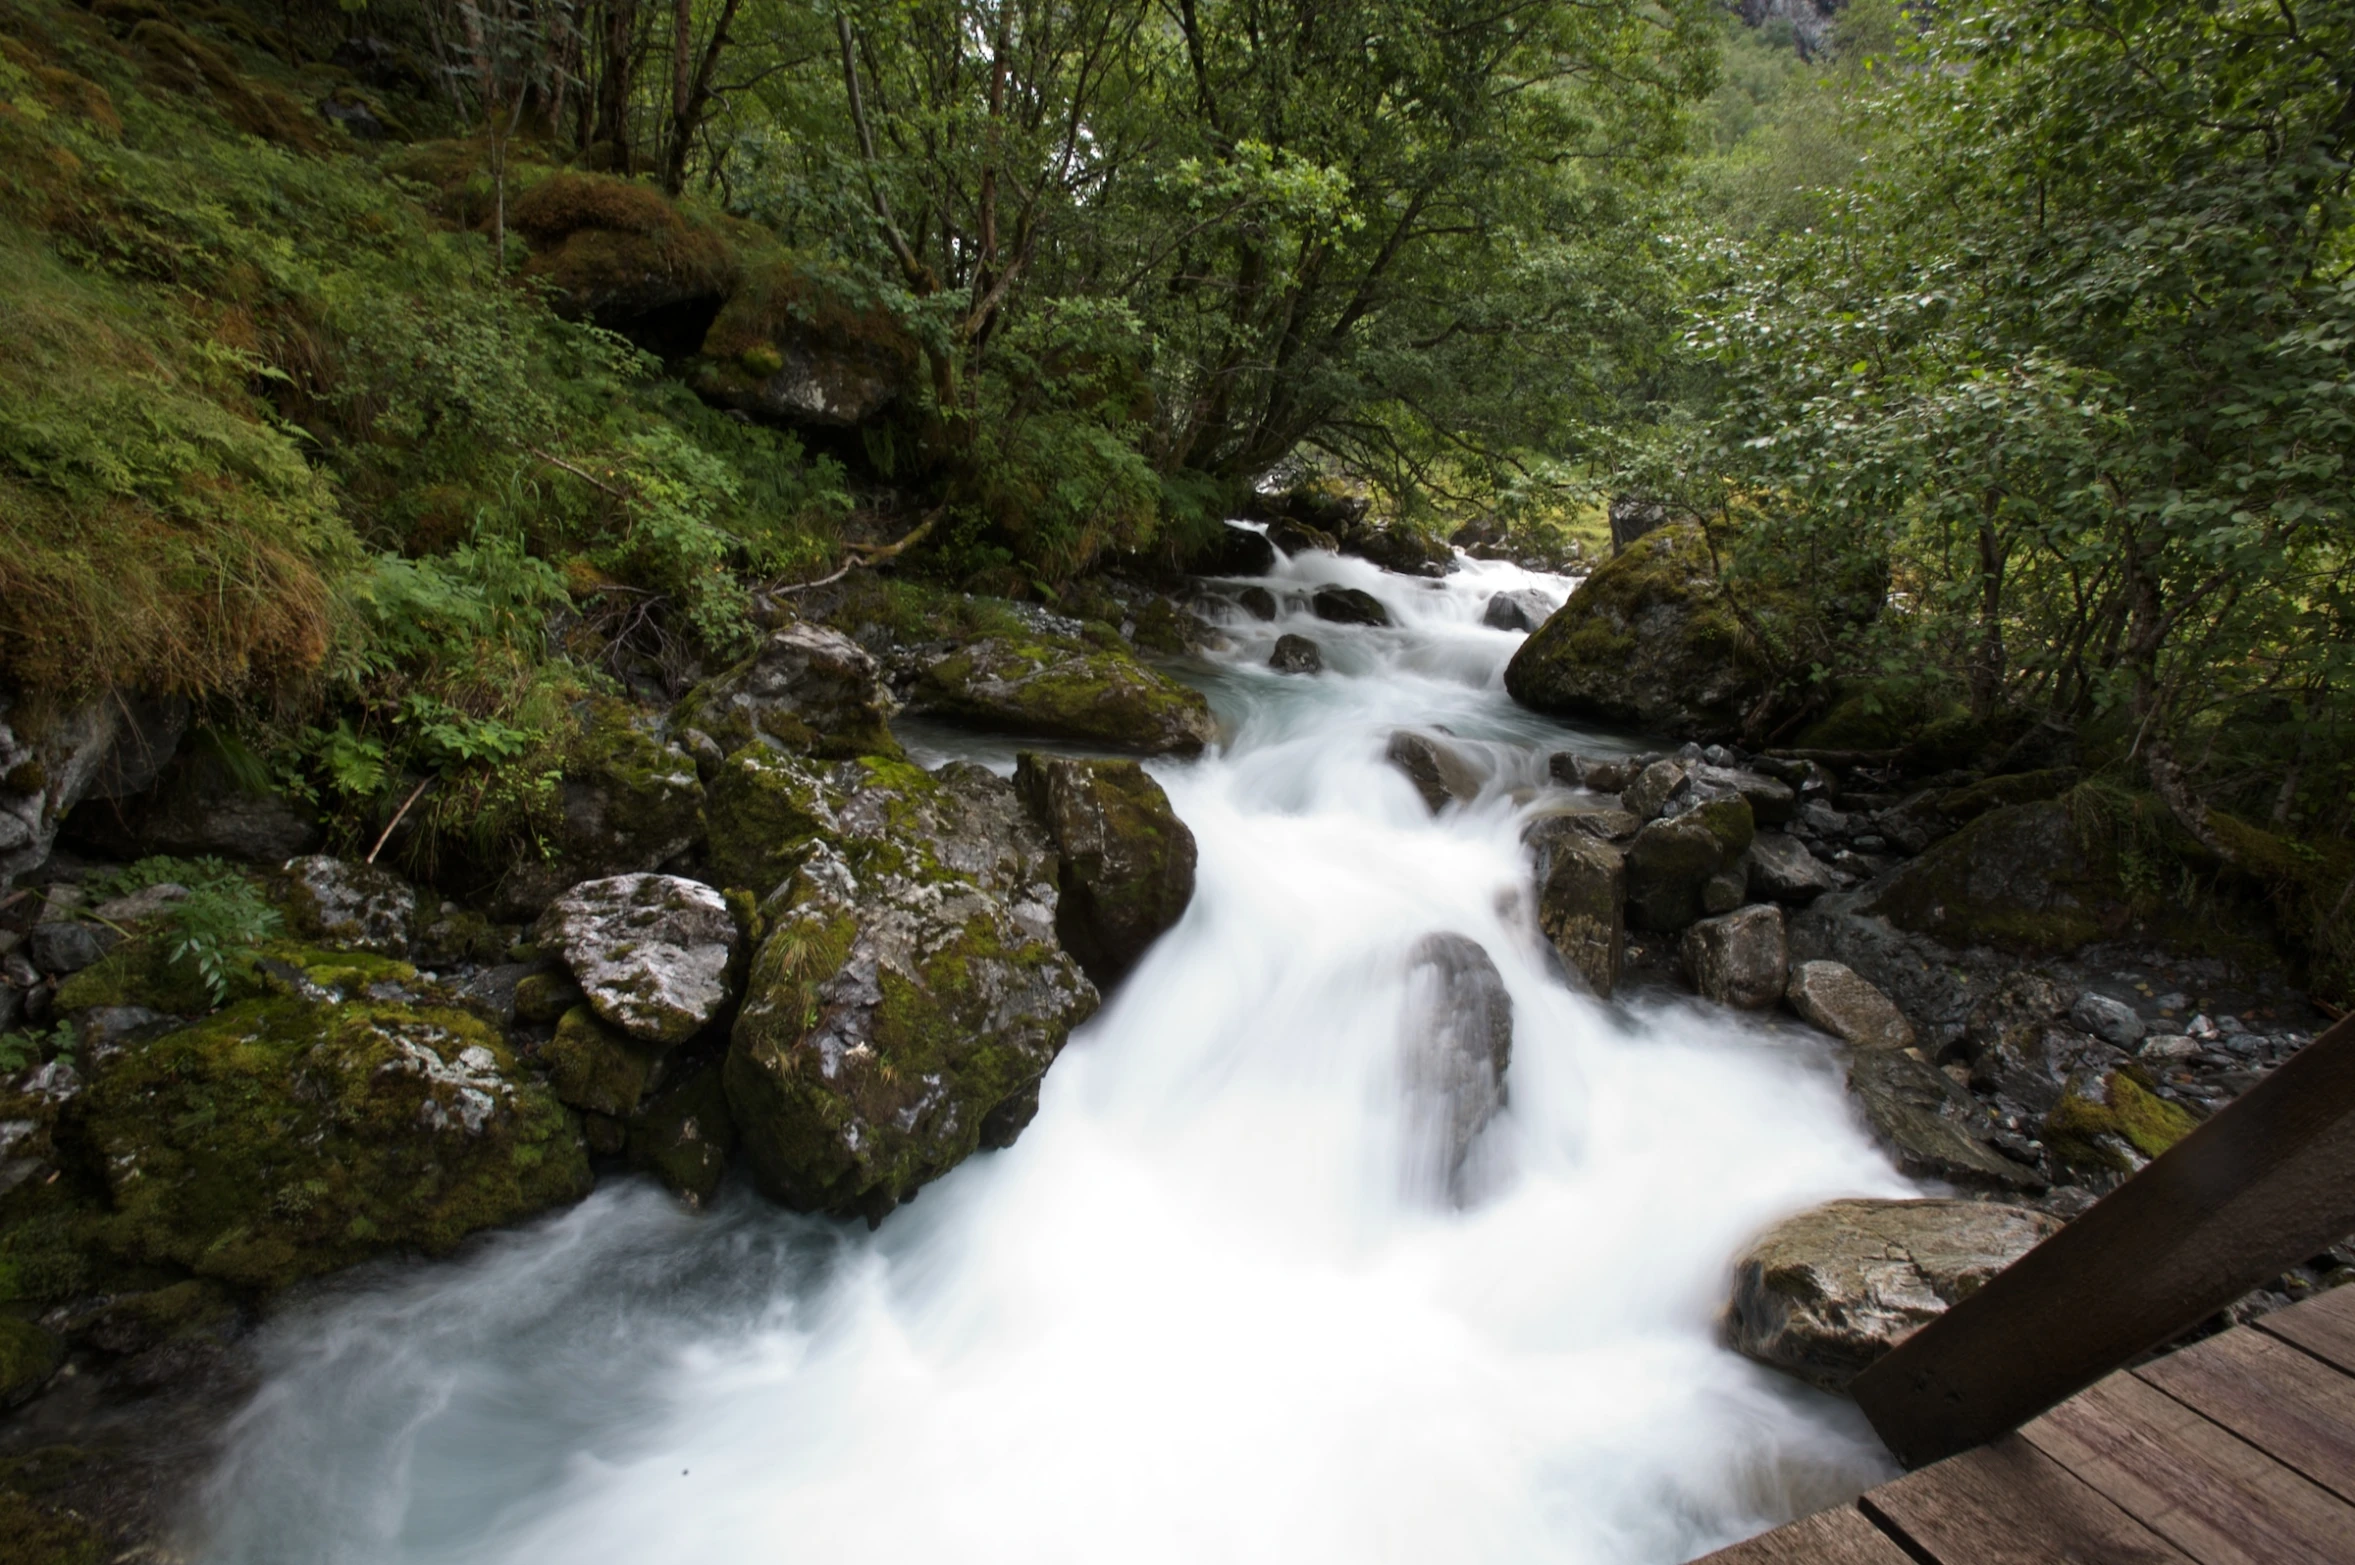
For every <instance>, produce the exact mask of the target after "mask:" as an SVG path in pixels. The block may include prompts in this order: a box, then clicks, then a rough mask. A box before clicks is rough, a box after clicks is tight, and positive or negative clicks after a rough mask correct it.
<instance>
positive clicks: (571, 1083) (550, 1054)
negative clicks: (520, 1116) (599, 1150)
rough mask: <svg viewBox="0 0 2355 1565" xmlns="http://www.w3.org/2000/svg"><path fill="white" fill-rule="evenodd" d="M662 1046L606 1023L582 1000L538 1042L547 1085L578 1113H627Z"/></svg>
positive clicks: (649, 1081) (658, 1061)
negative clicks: (552, 1031)
mask: <svg viewBox="0 0 2355 1565" xmlns="http://www.w3.org/2000/svg"><path fill="white" fill-rule="evenodd" d="M663 1052H664V1051H663V1050H661V1049H659V1048H657V1047H656V1046H655V1045H653V1044H650V1043H647V1042H645V1041H644V1040H642V1039H638V1038H633V1037H631V1036H630V1035H629V1034H628V1033H626V1032H623V1031H621V1030H620V1029H619V1028H617V1027H608V1026H606V1025H605V1024H604V1023H603V1022H601V1021H599V1020H598V1019H597V1013H596V1012H595V1011H592V1010H590V1009H589V1008H588V1007H587V1006H585V1005H576V1006H574V1007H573V1008H572V1009H571V1010H569V1011H566V1012H565V1013H564V1015H563V1016H562V1017H561V1018H560V1019H559V1020H558V1021H557V1023H556V1036H555V1037H553V1038H551V1039H549V1040H548V1041H547V1042H546V1043H545V1044H543V1045H541V1047H540V1059H541V1061H542V1062H543V1063H544V1064H545V1065H546V1066H547V1067H548V1090H549V1091H551V1092H553V1093H555V1094H556V1101H557V1102H559V1103H562V1104H565V1105H567V1106H568V1107H571V1108H576V1109H579V1110H580V1111H581V1112H582V1113H584V1114H604V1115H607V1116H609V1117H611V1118H614V1119H627V1118H628V1117H629V1116H630V1115H631V1114H633V1113H635V1112H636V1111H637V1107H638V1100H639V1099H641V1098H643V1097H645V1095H646V1089H647V1088H648V1087H650V1086H652V1085H653V1084H654V1079H655V1076H656V1074H657V1073H658V1072H659V1071H660V1070H661V1069H662V1056H663Z"/></svg>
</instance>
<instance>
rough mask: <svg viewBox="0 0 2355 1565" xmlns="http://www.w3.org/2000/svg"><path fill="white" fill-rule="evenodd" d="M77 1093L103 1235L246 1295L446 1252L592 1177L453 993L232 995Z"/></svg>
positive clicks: (550, 1104) (509, 1059)
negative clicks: (107, 1205) (364, 1264)
mask: <svg viewBox="0 0 2355 1565" xmlns="http://www.w3.org/2000/svg"><path fill="white" fill-rule="evenodd" d="M85 1099H86V1101H85V1104H84V1107H83V1114H84V1119H85V1134H86V1136H87V1138H88V1141H89V1143H90V1147H91V1150H92V1153H93V1155H94V1159H95V1162H96V1164H97V1166H98V1168H99V1169H100V1171H101V1172H102V1173H103V1175H104V1178H105V1180H106V1183H107V1187H108V1193H109V1195H110V1196H111V1198H112V1204H113V1208H114V1210H113V1213H112V1215H111V1216H110V1217H108V1218H107V1219H106V1220H105V1222H104V1223H103V1225H102V1236H103V1238H104V1241H105V1242H106V1244H107V1245H108V1246H109V1247H110V1248H111V1249H113V1250H114V1251H115V1252H116V1253H118V1254H120V1255H122V1256H124V1257H126V1258H129V1259H131V1260H134V1261H138V1262H142V1263H148V1264H169V1265H174V1266H179V1267H184V1268H186V1269H187V1270H189V1271H192V1272H194V1273H196V1274H197V1275H199V1276H202V1277H210V1278H215V1279H218V1280H220V1281H222V1282H224V1283H227V1284H229V1285H230V1286H232V1287H235V1288H238V1289H240V1290H242V1291H247V1292H251V1293H256V1294H266V1293H269V1292H273V1291H275V1290H277V1289H279V1288H282V1287H284V1286H285V1285H286V1284H288V1283H290V1282H293V1281H295V1280H297V1279H299V1278H302V1277H306V1276H312V1275H316V1274H318V1273H321V1272H325V1271H331V1270H334V1269H336V1268H338V1267H341V1266H346V1265H349V1264H351V1263H352V1262H354V1261H358V1260H361V1259H364V1258H366V1257H367V1256H369V1255H372V1254H376V1253H379V1252H381V1251H383V1250H385V1249H388V1248H416V1249H421V1250H425V1251H428V1252H440V1251H444V1250H447V1249H449V1248H450V1247H451V1246H452V1245H454V1244H456V1243H457V1242H458V1241H459V1240H460V1239H462V1238H464V1237H465V1236H466V1235H467V1234H469V1233H472V1232H474V1231H475V1230H477V1229H480V1228H486V1227H491V1226H495V1225H498V1224H502V1223H509V1222H514V1221H516V1220H518V1219H520V1218H523V1217H526V1216H529V1215H530V1214H531V1213H533V1212H535V1211H538V1210H540V1209H542V1208H544V1207H547V1206H549V1205H552V1204H555V1203H557V1202H561V1201H567V1200H572V1199H577V1198H578V1197H579V1196H580V1195H582V1194H584V1193H586V1191H587V1189H588V1184H589V1174H588V1167H587V1163H586V1160H585V1156H584V1154H583V1152H582V1150H581V1146H580V1142H579V1137H578V1133H577V1131H576V1129H575V1127H574V1125H573V1123H572V1120H571V1117H570V1116H569V1115H567V1114H566V1113H565V1111H564V1110H563V1109H562V1108H561V1107H560V1106H559V1105H558V1104H557V1103H556V1102H555V1100H554V1099H553V1098H552V1097H550V1096H549V1095H548V1094H547V1092H546V1090H545V1089H544V1088H542V1087H540V1086H538V1085H537V1084H536V1083H535V1082H533V1081H532V1080H531V1078H529V1077H528V1076H526V1075H524V1074H523V1073H521V1072H520V1071H519V1070H518V1069H517V1068H516V1064H515V1061H514V1058H513V1056H512V1055H511V1054H509V1052H508V1051H507V1047H506V1045H505V1043H504V1042H503V1041H502V1040H501V1039H500V1038H499V1036H498V1035H497V1034H496V1033H495V1032H493V1031H492V1030H491V1029H490V1028H489V1027H487V1026H486V1025H485V1024H483V1023H482V1022H481V1021H479V1020H477V1019H476V1018H474V1017H473V1016H471V1015H468V1014H466V1013H464V1012H462V1011H457V1010H451V1009H442V1008H438V1007H414V1008H412V1007H408V1006H398V1005H381V1004H370V1003H361V1002H349V1003H345V1004H342V1005H326V1006H313V1005H307V1004H303V1003H300V1002H295V1001H289V1000H283V999H266V1000H252V1001H246V1002H243V1003H241V1004H239V1005H236V1006H233V1007H231V1008H230V1009H229V1010H227V1011H224V1012H222V1013H220V1014H219V1015H217V1016H215V1017H213V1018H211V1019H210V1020H208V1021H205V1022H202V1023H199V1024H198V1025H196V1026H193V1027H189V1028H185V1029H183V1030H182V1031H180V1032H177V1033H173V1034H170V1035H168V1036H166V1037H163V1038H160V1039H157V1040H155V1041H154V1042H152V1043H150V1044H148V1045H147V1046H146V1047H144V1048H142V1049H139V1050H137V1051H134V1052H132V1053H130V1054H128V1055H126V1056H124V1057H122V1058H121V1059H119V1060H117V1061H115V1062H113V1063H112V1064H111V1065H110V1067H109V1068H108V1070H106V1071H105V1072H104V1073H102V1074H101V1075H100V1077H99V1078H98V1080H97V1081H96V1082H95V1083H94V1085H93V1086H92V1087H91V1089H90V1090H89V1092H88V1093H87V1094H86V1095H85ZM469 1120H471V1121H472V1122H473V1124H474V1128H473V1129H469V1128H467V1126H468V1122H469Z"/></svg>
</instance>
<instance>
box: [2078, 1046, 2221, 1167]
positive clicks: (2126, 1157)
mask: <svg viewBox="0 0 2355 1565" xmlns="http://www.w3.org/2000/svg"><path fill="white" fill-rule="evenodd" d="M2090 1085H2091V1084H2088V1083H2079V1082H2072V1083H2070V1089H2069V1091H2067V1092H2065V1093H2063V1094H2062V1095H2061V1101H2060V1102H2059V1103H2058V1104H2057V1105H2055V1106H2054V1108H2053V1111H2052V1112H2051V1113H2050V1114H2047V1115H2046V1116H2045V1118H2044V1128H2043V1132H2042V1134H2043V1137H2044V1143H2045V1145H2046V1146H2048V1147H2050V1148H2051V1149H2052V1153H2053V1156H2054V1157H2056V1158H2058V1159H2059V1160H2060V1161H2061V1162H2063V1163H2066V1164H2068V1165H2070V1166H2071V1167H2075V1168H2086V1169H2099V1168H2106V1169H2113V1170H2115V1171H2117V1172H2119V1173H2122V1174H2130V1173H2133V1172H2134V1171H2135V1169H2136V1168H2137V1167H2139V1166H2140V1164H2139V1162H2138V1161H2137V1155H2139V1158H2140V1159H2141V1160H2145V1161H2147V1160H2148V1159H2151V1158H2155V1157H2157V1156H2158V1155H2159V1154H2160V1153H2162V1152H2164V1151H2166V1150H2167V1149H2168V1148H2169V1147H2171V1146H2173V1145H2175V1143H2176V1142H2178V1141H2181V1140H2182V1139H2183V1138H2184V1137H2185V1136H2188V1135H2190V1134H2191V1133H2192V1131H2193V1130H2195V1129H2197V1128H2198V1126H2199V1121H2198V1120H2196V1119H2194V1118H2193V1117H2192V1115H2191V1113H2190V1111H2189V1110H2186V1109H2184V1108H2181V1107H2179V1106H2177V1105H2176V1104H2173V1103H2170V1102H2168V1101H2167V1100H2166V1099H2165V1098H2162V1097H2160V1096H2159V1095H2158V1094H2157V1093H2155V1092H2153V1091H2151V1090H2150V1088H2149V1087H2148V1086H2147V1085H2146V1084H2145V1083H2144V1082H2142V1081H2140V1080H2137V1079H2136V1076H2135V1073H2134V1072H2133V1071H2132V1069H2131V1068H2122V1069H2119V1070H2115V1071H2112V1072H2111V1073H2110V1074H2109V1076H2108V1078H2107V1079H2106V1080H2105V1081H2103V1082H2102V1083H2100V1085H2099V1089H2098V1090H2099V1096H2091V1095H2088V1092H2087V1091H2086V1090H2085V1089H2086V1088H2087V1087H2088V1086H2090ZM2129 1149H2131V1152H2130V1151H2129Z"/></svg>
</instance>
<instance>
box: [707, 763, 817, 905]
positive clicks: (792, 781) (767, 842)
mask: <svg viewBox="0 0 2355 1565" xmlns="http://www.w3.org/2000/svg"><path fill="white" fill-rule="evenodd" d="M708 811H709V821H710V826H709V834H708V838H707V847H706V852H705V862H706V863H707V864H708V865H709V867H710V870H711V873H712V875H713V876H714V878H715V879H717V880H718V882H719V883H720V884H721V885H723V886H734V887H740V888H742V889H745V890H748V891H751V892H753V893H755V894H756V895H759V896H766V895H768V893H769V892H771V891H773V890H775V889H776V888H777V886H778V885H779V884H780V883H781V882H783V881H784V880H785V878H786V877H787V876H789V875H791V874H792V873H793V871H794V870H795V869H796V868H797V867H799V865H800V863H801V861H802V860H803V858H805V857H807V856H808V853H809V849H810V845H811V843H812V842H813V841H814V840H815V839H816V838H817V837H818V835H819V834H820V833H822V832H825V831H826V830H828V829H829V828H830V826H831V824H832V822H833V808H832V805H831V802H830V800H829V790H828V789H827V787H826V785H825V783H824V782H823V781H822V780H821V779H820V778H819V777H818V776H817V775H816V774H815V773H814V772H812V771H811V770H810V769H809V768H807V767H805V766H803V765H802V764H801V763H799V762H797V761H795V760H793V759H792V758H791V757H788V756H782V755H778V754H776V753H775V752H773V751H771V750H768V749H766V748H764V747H762V746H760V745H746V746H745V747H744V748H742V749H740V750H738V751H736V753H735V754H733V755H731V756H729V757H728V759H727V760H726V762H725V763H723V764H722V765H721V767H720V769H719V771H718V773H717V774H715V775H714V776H713V778H712V783H711V800H710V804H709V806H708Z"/></svg>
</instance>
